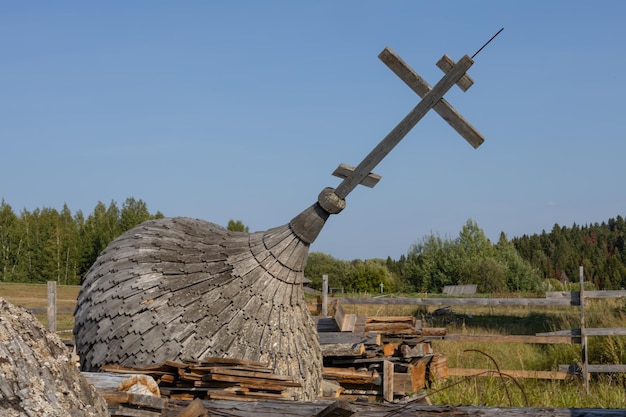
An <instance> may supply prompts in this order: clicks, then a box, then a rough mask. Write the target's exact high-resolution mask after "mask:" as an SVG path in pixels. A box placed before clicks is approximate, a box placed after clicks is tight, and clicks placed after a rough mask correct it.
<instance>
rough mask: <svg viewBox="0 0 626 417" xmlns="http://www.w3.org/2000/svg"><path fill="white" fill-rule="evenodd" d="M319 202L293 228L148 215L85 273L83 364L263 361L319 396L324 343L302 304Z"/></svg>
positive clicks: (78, 327) (80, 331)
mask: <svg viewBox="0 0 626 417" xmlns="http://www.w3.org/2000/svg"><path fill="white" fill-rule="evenodd" d="M328 215H329V213H328V212H326V211H325V210H323V209H322V208H321V206H320V205H319V203H316V204H315V205H313V206H311V207H310V208H309V209H307V210H305V211H304V212H303V213H302V214H300V215H299V216H297V217H296V218H294V219H293V220H292V221H291V222H290V223H289V224H288V225H285V226H282V227H277V228H275V229H271V230H268V231H266V232H258V233H252V234H248V233H242V232H232V231H229V230H227V229H224V228H223V227H221V226H218V225H216V224H213V223H209V222H206V221H202V220H195V219H190V218H169V219H159V220H151V221H147V222H145V223H143V224H141V225H139V226H137V227H136V228H134V229H132V230H129V231H128V232H126V233H125V234H123V235H122V236H120V237H119V238H118V239H116V240H115V241H113V242H112V243H111V244H110V245H109V246H108V247H107V248H106V249H105V251H103V252H102V254H101V255H100V256H99V257H98V259H97V261H96V263H95V264H94V265H93V267H92V268H91V269H90V271H89V272H88V273H87V276H86V278H85V281H84V283H83V286H82V288H81V291H80V293H79V296H78V305H77V308H76V312H75V316H76V322H75V323H76V324H75V327H74V336H75V338H76V348H77V353H78V354H79V356H80V362H81V367H82V369H83V370H86V371H94V370H97V369H99V368H100V366H102V365H105V364H119V365H123V366H144V365H147V364H152V363H159V362H164V361H166V360H177V359H184V358H190V359H202V358H207V357H225V358H237V359H244V360H250V361H257V362H266V363H268V364H269V365H270V366H271V367H273V369H274V371H275V372H276V373H277V374H279V375H291V376H293V377H294V380H295V381H296V382H300V383H301V384H302V385H303V389H302V390H301V391H296V392H295V395H296V396H297V397H298V398H302V399H313V398H315V397H317V394H318V390H319V385H320V383H321V379H322V375H321V373H322V357H321V349H320V346H319V342H318V339H317V331H316V328H315V324H314V323H313V319H312V318H311V315H310V314H309V312H308V308H307V305H306V303H305V301H304V296H303V288H302V280H303V278H304V265H305V263H306V259H307V255H308V250H309V245H310V243H311V242H312V240H313V239H315V237H316V236H317V233H318V232H319V231H320V230H321V228H322V226H323V224H324V222H325V220H326V219H327V218H328Z"/></svg>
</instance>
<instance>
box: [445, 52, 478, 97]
mask: <svg viewBox="0 0 626 417" xmlns="http://www.w3.org/2000/svg"><path fill="white" fill-rule="evenodd" d="M453 66H454V61H453V60H452V58H450V57H449V56H448V55H444V56H442V57H441V59H440V60H439V61H437V68H439V69H440V70H441V71H443V72H444V73H446V74H447V73H448V71H450V70H451V69H452V67H453ZM473 84H474V80H472V78H471V77H470V76H469V75H467V74H464V75H463V76H462V77H461V78H460V79H459V81H457V82H456V85H457V86H458V87H459V88H460V89H461V90H463V91H467V90H469V88H470V87H471V86H472V85H473Z"/></svg>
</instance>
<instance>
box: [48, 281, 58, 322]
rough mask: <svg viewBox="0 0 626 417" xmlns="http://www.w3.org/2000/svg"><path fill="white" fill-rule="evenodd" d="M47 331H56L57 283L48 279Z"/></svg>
mask: <svg viewBox="0 0 626 417" xmlns="http://www.w3.org/2000/svg"><path fill="white" fill-rule="evenodd" d="M47 316H48V331H51V332H52V333H56V331H57V283H56V281H48V314H47Z"/></svg>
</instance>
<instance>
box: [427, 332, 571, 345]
mask: <svg viewBox="0 0 626 417" xmlns="http://www.w3.org/2000/svg"><path fill="white" fill-rule="evenodd" d="M437 339H441V340H449V341H463V342H482V343H536V344H561V343H565V344H574V343H579V342H580V339H579V338H577V337H576V336H575V335H571V334H570V335H552V336H550V335H535V336H533V335H483V334H448V335H445V336H441V337H438V338H437Z"/></svg>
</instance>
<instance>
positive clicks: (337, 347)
mask: <svg viewBox="0 0 626 417" xmlns="http://www.w3.org/2000/svg"><path fill="white" fill-rule="evenodd" d="M321 348H322V356H324V357H328V356H352V357H360V356H363V354H364V353H365V345H364V344H363V343H356V344H354V343H332V344H330V343H327V344H323V345H321Z"/></svg>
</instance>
